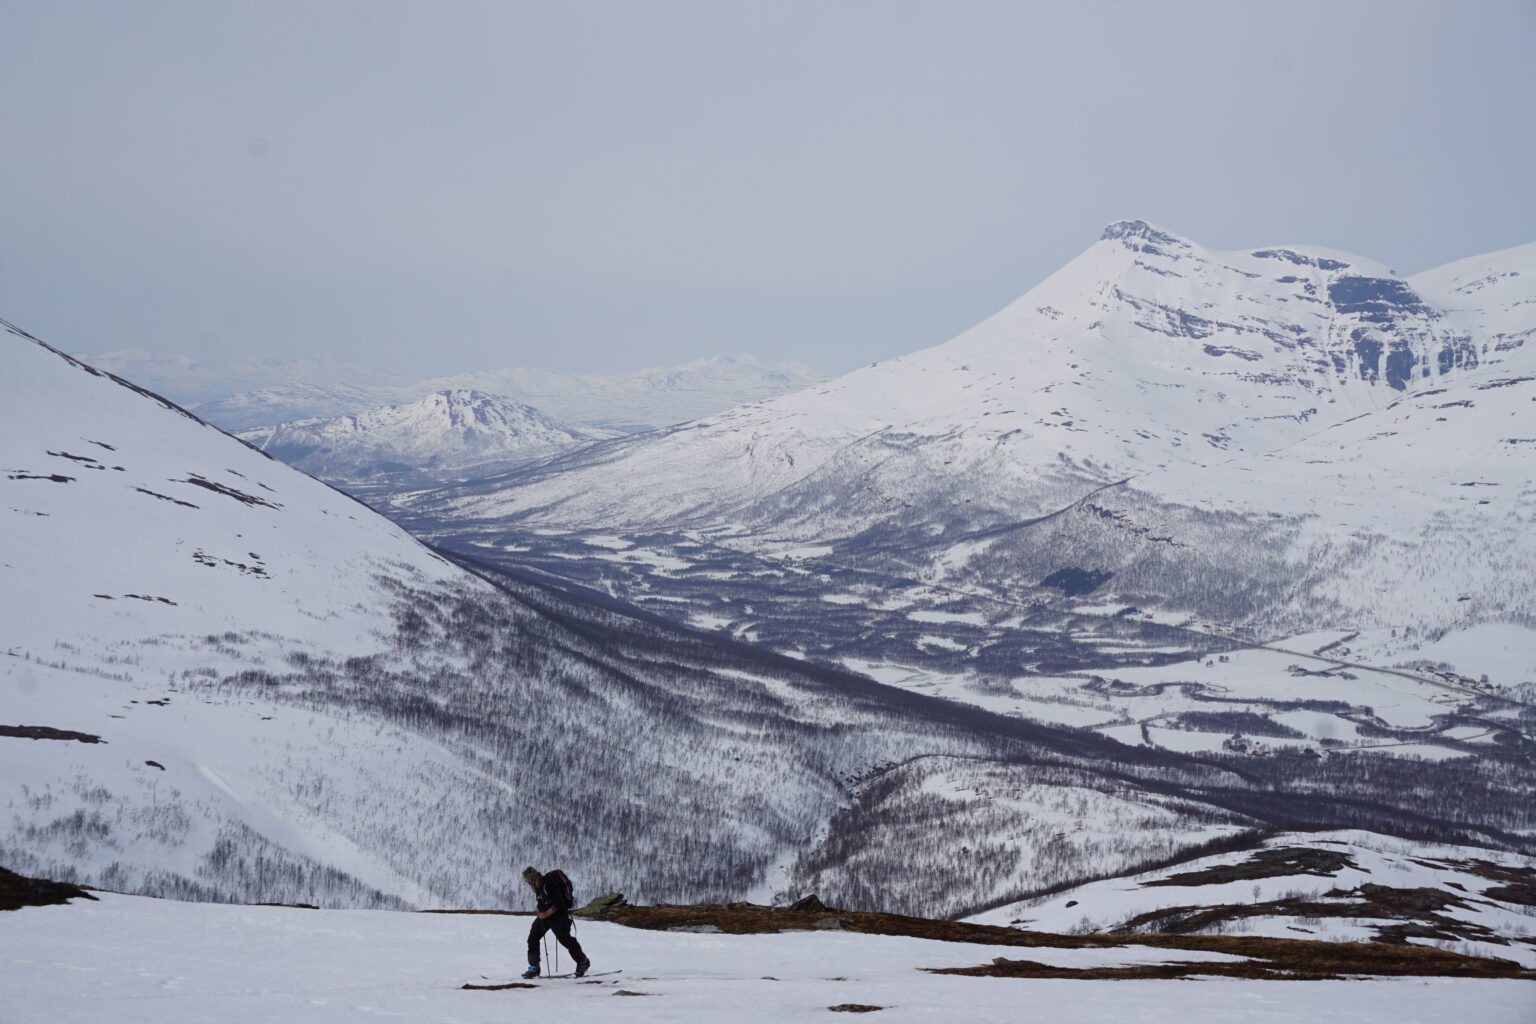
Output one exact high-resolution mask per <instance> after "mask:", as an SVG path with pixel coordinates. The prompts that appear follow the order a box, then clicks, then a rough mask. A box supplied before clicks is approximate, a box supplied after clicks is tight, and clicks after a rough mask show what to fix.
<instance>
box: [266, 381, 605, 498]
mask: <svg viewBox="0 0 1536 1024" xmlns="http://www.w3.org/2000/svg"><path fill="white" fill-rule="evenodd" d="M238 436H239V437H240V438H242V439H243V440H245V441H248V442H250V443H251V444H253V445H255V446H256V447H257V448H259V449H261V450H262V451H264V452H266V453H267V454H268V455H271V456H272V457H274V458H277V459H281V460H282V461H284V462H286V463H288V464H289V465H290V466H296V467H298V468H299V469H302V470H303V471H304V472H306V473H309V474H311V475H312V476H317V477H319V478H320V479H322V480H324V481H326V482H327V483H330V484H334V485H335V486H337V487H340V488H342V489H343V490H346V491H347V492H349V493H352V494H366V493H369V492H371V491H375V490H379V489H384V490H392V491H398V490H406V489H413V488H421V487H430V486H434V485H436V484H439V483H443V482H449V481H455V480H463V479H474V478H481V477H487V476H492V475H494V474H497V473H504V472H506V471H508V470H510V469H514V468H516V467H517V466H521V465H524V464H526V463H529V462H533V461H534V460H536V459H540V458H544V457H546V456H549V455H553V454H555V453H556V452H560V451H564V450H565V449H567V448H572V447H575V446H577V445H581V444H588V443H591V442H592V441H596V440H600V439H602V438H604V437H609V436H612V435H611V434H610V433H609V432H602V431H595V430H590V429H582V428H580V427H572V426H569V425H567V424H564V423H558V422H556V421H555V420H553V419H551V418H550V417H548V416H546V415H544V414H543V413H541V412H540V411H539V410H537V409H535V408H533V407H532V406H527V405H523V404H522V403H520V402H514V401H512V400H510V399H506V398H500V397H498V396H496V395H485V394H481V393H480V392H478V391H439V392H436V393H434V394H431V395H428V396H427V397H426V398H423V399H422V400H421V401H419V402H412V403H410V404H408V405H390V406H384V407H382V408H379V409H370V410H368V411H366V412H361V413H356V414H353V415H348V416H338V417H336V418H334V419H312V420H299V421H297V422H295V423H284V424H281V425H279V426H276V427H261V428H257V429H255V430H247V431H242V432H241V433H240V434H239V435H238Z"/></svg>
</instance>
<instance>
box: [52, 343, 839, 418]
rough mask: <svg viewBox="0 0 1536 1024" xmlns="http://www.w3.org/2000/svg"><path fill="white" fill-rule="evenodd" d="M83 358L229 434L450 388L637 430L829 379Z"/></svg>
mask: <svg viewBox="0 0 1536 1024" xmlns="http://www.w3.org/2000/svg"><path fill="white" fill-rule="evenodd" d="M80 358H81V359H83V360H85V361H86V362H88V363H90V364H91V365H95V366H100V367H101V368H102V369H104V370H106V371H108V372H109V373H116V374H119V375H122V376H126V377H129V378H131V379H132V380H134V381H135V382H136V383H138V384H140V385H141V386H143V387H147V388H149V389H150V390H151V391H155V392H157V393H159V394H162V395H164V396H165V397H167V398H169V399H171V400H172V401H175V402H179V403H181V404H183V405H186V406H187V407H188V408H189V409H191V410H193V411H194V412H196V413H197V414H198V415H199V416H201V417H202V418H203V419H205V420H207V421H208V422H210V423H213V424H214V425H216V426H219V427H223V428H224V429H226V430H250V429H253V428H256V427H272V426H277V425H278V424H282V423H292V422H294V421H297V420H312V419H333V418H335V417H339V416H345V415H350V414H354V413H361V412H366V411H368V410H370V409H376V408H380V407H383V406H388V405H408V404H410V403H412V402H417V401H420V400H421V399H423V398H426V397H427V396H428V395H432V394H437V393H440V392H444V391H476V392H479V393H481V394H484V395H491V396H495V397H498V398H506V399H511V400H512V401H515V402H518V403H521V404H523V405H530V406H533V407H534V408H536V409H538V410H540V411H542V412H544V413H545V414H547V415H549V416H551V417H553V418H554V419H557V420H560V421H563V422H566V423H572V424H577V425H580V426H588V427H595V428H597V429H599V430H601V431H608V432H612V431H620V432H624V433H633V432H636V431H643V430H650V429H652V428H653V427H660V426H666V425H668V424H672V423H681V422H683V421H684V420H690V419H695V418H697V417H699V416H704V415H707V414H709V413H712V412H719V411H720V410H722V409H728V408H730V407H731V406H733V405H739V404H741V403H742V402H750V401H755V400H758V399H762V398H770V397H773V396H775V395H782V394H787V393H788V392H791V391H795V390H798V389H800V388H802V387H806V386H808V385H811V384H815V383H818V382H819V381H821V380H823V379H825V378H824V376H823V375H821V374H818V373H817V372H815V371H814V370H812V369H810V368H809V367H807V366H803V365H801V364H799V363H778V364H774V365H771V366H770V365H765V364H762V363H759V362H758V361H757V360H756V359H753V358H752V357H751V356H715V357H713V358H709V359H700V360H697V361H695V362H692V363H686V364H683V365H681V366H660V367H650V368H647V369H642V370H633V371H630V372H627V373H608V374H602V373H561V372H559V371H556V370H543V369H538V368H535V367H507V368H504V369H497V370H482V371H477V372H474V373H460V374H453V375H451V376H446V377H433V378H431V379H428V380H411V379H409V378H407V377H403V376H401V375H399V374H392V373H386V372H384V371H380V370H373V369H370V368H368V367H363V366H355V365H353V364H350V363H339V362H334V361H330V360H250V361H247V362H245V363H241V364H237V365H234V366H228V367H221V366H211V365H207V364H202V363H198V362H194V361H192V360H189V359H185V358H182V357H176V356H170V357H161V356H154V355H151V354H150V353H148V352H143V351H127V352H108V353H103V354H96V355H90V354H85V355H81V357H80Z"/></svg>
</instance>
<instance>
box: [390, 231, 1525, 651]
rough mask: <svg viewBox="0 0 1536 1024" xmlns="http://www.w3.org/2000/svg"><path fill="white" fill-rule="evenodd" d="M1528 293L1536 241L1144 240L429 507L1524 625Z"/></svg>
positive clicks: (1275, 616) (1393, 621) (1291, 627)
mask: <svg viewBox="0 0 1536 1024" xmlns="http://www.w3.org/2000/svg"><path fill="white" fill-rule="evenodd" d="M1533 285H1536V246H1526V247H1523V248H1519V249H1513V250H1508V251H1507V252H1504V253H1496V254H1492V255H1490V256H1488V257H1481V258H1475V259H1471V260H1463V261H1461V262H1459V263H1457V264H1453V265H1452V267H1450V268H1444V269H1442V270H1440V271H1431V272H1428V273H1427V274H1424V275H1419V276H1418V277H1415V278H1413V279H1403V278H1400V277H1397V276H1395V275H1393V274H1392V273H1391V272H1390V271H1388V270H1386V269H1385V268H1383V267H1381V266H1379V265H1377V264H1374V263H1372V262H1370V261H1368V260H1364V259H1361V258H1359V257H1355V256H1349V255H1347V254H1342V253H1337V252H1333V251H1331V250H1321V249H1315V248H1266V249H1256V250H1252V251H1245V252H1217V251H1213V250H1209V249H1206V248H1204V247H1202V246H1199V245H1197V244H1196V243H1194V242H1192V241H1189V240H1187V239H1183V238H1179V237H1177V236H1175V235H1173V234H1170V233H1168V232H1165V231H1162V230H1159V229H1157V228H1154V227H1152V226H1150V225H1148V224H1146V223H1144V222H1141V221H1128V222H1121V223H1117V224H1113V225H1111V226H1110V227H1109V228H1108V229H1107V230H1106V231H1105V233H1104V236H1103V238H1102V239H1101V240H1100V241H1099V242H1097V243H1096V244H1095V245H1093V246H1092V247H1091V248H1089V249H1088V250H1087V251H1086V252H1085V253H1083V254H1082V255H1081V256H1080V257H1078V258H1077V259H1075V260H1073V261H1072V262H1071V263H1069V264H1068V265H1067V266H1066V267H1064V268H1063V269H1062V270H1061V271H1059V272H1058V273H1056V274H1055V275H1053V276H1052V277H1051V278H1049V279H1048V280H1047V281H1045V282H1044V283H1042V284H1041V285H1039V286H1038V287H1036V288H1035V289H1033V290H1032V291H1030V292H1029V293H1028V294H1026V295H1025V296H1024V297H1023V298H1021V299H1019V300H1018V301H1016V302H1015V303H1013V304H1012V305H1010V306H1009V307H1007V308H1006V309H1004V310H1003V311H1001V312H999V313H998V314H996V315H995V316H993V317H991V318H990V319H988V320H987V321H985V322H983V323H982V324H980V325H978V326H977V327H975V328H973V329H972V330H970V331H967V332H966V333H964V334H962V335H961V336H960V337H958V338H956V339H954V340H953V341H950V342H948V343H946V344H943V345H939V346H937V347H935V348H931V349H926V350H924V351H921V352H917V353H914V354H912V355H908V356H903V357H901V358H897V359H891V360H888V361H886V362H882V363H879V364H876V365H874V366H870V367H866V368H863V369H860V370H857V371H855V372H853V373H850V374H848V375H846V376H844V377H841V378H838V379H837V380H834V381H831V382H829V383H827V384H824V385H820V386H818V387H813V388H810V389H808V390H805V391H801V392H799V393H796V394H793V395H788V396H784V397H781V398H776V399H772V400H769V401H764V402H757V403H751V404H748V405H744V406H740V407H737V408H735V409H732V410H729V411H727V412H724V413H719V414H715V415H711V416H706V417H702V418H700V419H698V420H695V421H693V422H691V423H686V424H683V425H680V426H677V427H673V428H670V429H668V430H665V431H659V432H656V433H653V434H648V435H642V436H640V437H636V438H633V439H630V440H626V441H623V442H621V443H615V444H611V445H604V446H602V447H599V448H594V449H588V450H581V451H577V452H575V453H573V454H571V455H569V456H567V457H564V458H560V459H556V460H553V461H551V462H549V463H546V464H541V465H539V466H537V467H534V468H531V469H529V470H526V471H523V472H520V473H517V474H514V475H512V476H510V477H508V478H506V479H505V480H499V481H497V482H496V483H495V484H494V485H467V486H464V487H462V488H458V489H451V490H447V491H444V492H441V493H440V494H438V495H434V496H424V497H423V498H422V499H421V500H420V501H419V502H418V504H417V506H416V508H417V510H418V512H419V513H420V516H421V519H420V521H419V522H417V524H416V526H417V528H420V529H432V526H431V521H433V520H436V521H437V523H438V524H439V526H438V528H437V530H438V535H439V536H445V537H446V536H452V535H457V536H463V537H469V536H486V535H492V534H494V533H496V531H497V530H505V531H515V530H517V529H523V528H539V529H544V530H589V531H607V532H614V533H619V534H640V533H657V532H661V531H670V532H671V533H672V534H674V535H682V534H688V535H691V536H693V537H695V539H707V540H709V541H710V542H711V543H716V544H720V545H724V546H727V547H730V548H732V549H734V550H737V551H743V552H752V553H756V554H759V555H765V556H774V555H775V553H776V552H793V551H801V550H809V549H812V548H814V549H816V550H817V551H818V552H819V554H820V556H821V557H822V558H823V559H824V561H825V562H827V563H830V564H836V565H841V566H845V567H849V566H851V567H857V568H860V569H864V570H870V571H875V572H884V573H889V574H894V575H897V576H905V575H916V576H918V577H919V578H921V579H923V580H925V581H930V582H937V583H944V584H945V585H954V586H964V587H971V588H980V589H982V590H985V591H987V592H989V593H994V594H996V593H1007V594H1012V595H1019V594H1021V593H1025V592H1028V591H1035V592H1038V593H1039V594H1040V599H1045V598H1046V597H1047V596H1048V594H1049V592H1050V590H1051V586H1052V583H1053V582H1054V581H1061V580H1070V581H1079V582H1075V583H1072V584H1070V585H1069V587H1070V589H1072V591H1073V593H1078V592H1082V590H1081V588H1082V587H1084V586H1086V587H1087V590H1090V591H1093V592H1094V593H1095V597H1096V598H1102V599H1103V600H1104V601H1105V602H1115V601H1119V602H1120V603H1121V604H1122V605H1137V606H1141V607H1144V608H1146V607H1150V608H1154V609H1158V610H1160V611H1161V612H1166V613H1169V614H1174V615H1183V616H1187V617H1195V616H1198V617H1200V618H1202V619H1206V620H1210V621H1216V622H1223V623H1226V624H1227V625H1229V626H1242V627H1245V628H1249V629H1252V630H1255V631H1257V632H1258V633H1260V634H1263V635H1268V636H1277V635H1286V634H1288V633H1295V632H1302V631H1305V630H1308V629H1318V628H1332V627H1343V626H1351V627H1357V628H1373V627H1377V626H1403V627H1408V626H1411V627H1414V628H1419V629H1424V630H1430V631H1434V630H1441V629H1444V628H1447V627H1450V626H1452V625H1453V624H1455V625H1461V626H1465V625H1470V624H1474V623H1477V622H1490V621H1510V622H1515V623H1521V624H1527V625H1528V624H1531V623H1536V604H1533V601H1536V596H1533V592H1532V591H1531V589H1530V588H1529V587H1527V586H1525V585H1524V583H1523V582H1522V581H1524V580H1526V579H1529V578H1530V576H1531V575H1532V573H1533V572H1536V531H1532V530H1530V529H1529V528H1528V524H1527V522H1526V512H1525V511H1524V509H1525V508H1526V507H1528V496H1529V495H1530V494H1531V493H1533V491H1536V442H1532V441H1531V440H1530V439H1531V437H1533V436H1536V422H1533V421H1536V405H1533V404H1532V402H1531V399H1532V397H1536V377H1533V375H1532V374H1533V371H1536V344H1527V339H1528V338H1530V337H1531V336H1532V332H1533V331H1536V292H1533V291H1532V287H1533ZM1421 289H1422V291H1421ZM1453 300H1454V302H1453ZM1474 491H1477V492H1478V493H1476V494H1475V495H1474ZM1522 496H1526V497H1524V498H1522ZM1047 581H1052V583H1048V582H1047ZM1042 586H1044V589H1043V590H1042V589H1041V588H1042ZM1384 597H1385V599H1384ZM1514 681H1519V680H1514Z"/></svg>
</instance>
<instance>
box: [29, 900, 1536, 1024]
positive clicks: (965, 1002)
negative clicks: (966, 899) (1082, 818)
mask: <svg viewBox="0 0 1536 1024" xmlns="http://www.w3.org/2000/svg"><path fill="white" fill-rule="evenodd" d="M100 895H101V900H100V902H97V903H90V902H86V901H84V900H76V901H75V902H74V903H73V904H71V905H68V906H52V907H41V908H37V907H32V908H26V909H23V910H19V911H13V912H9V913H7V914H5V915H3V916H0V990H3V991H4V992H5V1003H4V1019H5V1021H6V1024H102V1022H103V1021H111V1022H112V1024H136V1022H144V1024H204V1022H208V1021H219V1022H220V1024H256V1022H265V1021H277V1020H281V1021H285V1022H296V1021H297V1022H302V1021H314V1022H316V1024H319V1022H324V1024H342V1022H364V1021H377V1020H380V1019H393V1020H406V1021H417V1022H422V1024H428V1022H441V1024H450V1022H452V1024H479V1022H484V1024H502V1022H505V1021H508V1020H584V1019H600V1020H610V1021H621V1022H627V1021H636V1022H640V1021H669V1022H670V1021H700V1022H711V1024H714V1022H718V1021H721V1020H726V1019H729V1020H732V1021H738V1022H742V1024H756V1022H763V1024H769V1022H774V1024H777V1022H781V1021H792V1020H823V1021H824V1020H829V1019H831V1020H836V1019H838V1018H829V1017H828V1011H829V1008H831V1007H834V1006H839V1005H844V1004H850V1003H851V1004H862V1005H865V1006H878V1007H881V1009H880V1010H879V1011H878V1016H876V1017H875V1018H874V1019H876V1020H879V1021H882V1022H883V1021H893V1022H925V1024H927V1022H931V1021H934V1020H947V1021H965V1022H976V1024H989V1022H997V1024H1016V1022H1018V1021H1020V1020H1042V1021H1049V1022H1051V1024H1102V1022H1104V1021H1115V1020H1134V1021H1137V1022H1145V1024H1271V1022H1273V1021H1275V1020H1282V1019H1283V1020H1304V1021H1308V1022H1312V1024H1335V1022H1337V1024H1346V1022H1347V1024H1361V1022H1366V1021H1383V1022H1391V1024H1465V1022H1466V1021H1468V1020H1469V1019H1475V1020H1477V1021H1478V1024H1528V1022H1529V1021H1530V1020H1531V1019H1532V1015H1533V1013H1536V985H1533V984H1532V983H1530V982H1526V981H1516V980H1463V979H1448V978H1430V979H1423V978H1412V979H1374V980H1372V981H1370V982H1368V983H1362V982H1359V981H1284V982H1277V981H1249V980H1237V979H1204V980H1193V981H1094V980H1075V979H1072V980H1056V979H1052V980H1036V979H1017V978H984V977H956V976H946V975H936V974H929V973H926V972H924V971H923V970H921V968H944V967H969V966H974V965H977V964H983V963H986V962H988V961H990V960H991V958H992V957H994V956H1006V955H1010V954H1012V955H1018V950H1017V949H1016V948H1014V947H1003V946H990V947H989V946H985V945H976V944H969V943H953V942H938V941H933V940H927V939H917V938H907V937H899V936H882V935H862V934H854V933H841V932H801V933H787V934H777V935H709V934H691V933H672V932H656V931H639V930H635V929H630V928H624V927H621V926H618V925H613V924H604V923H598V922H589V921H582V922H580V923H579V924H578V926H577V930H578V934H579V935H580V936H581V940H582V943H583V945H584V946H585V947H586V949H587V951H588V953H589V954H590V955H591V957H592V959H593V970H594V971H602V970H609V969H613V968H621V969H622V973H621V974H619V975H616V976H609V977H604V978H590V979H587V980H586V982H585V983H583V982H578V981H576V980H574V979H548V980H545V981H542V982H540V983H539V984H538V986H537V987H536V988H532V989H510V990H505V991H464V990H462V989H460V988H459V986H460V985H461V984H463V983H464V982H466V981H473V982H476V983H485V982H484V981H483V979H482V978H481V975H489V977H490V979H493V980H494V981H508V980H513V979H514V978H515V975H516V973H517V972H518V971H519V970H520V969H521V967H522V947H523V944H524V941H525V938H526V935H527V929H528V924H529V920H530V919H529V918H527V917H508V916H469V915H437V914H410V913H397V912H388V911H339V910H327V911H312V910H299V909H290V908H284V907H252V906H227V905H215V904H190V903H177V902H171V901H161V900H150V899H144V898H140V897H131V896H118V895H113V894H109V893H103V894H100ZM1028 955H1029V957H1030V958H1031V959H1032V960H1035V961H1037V962H1041V963H1049V964H1052V965H1059V966H1069V967H1088V966H1108V965H1130V964H1146V963H1164V962H1170V961H1193V960H1196V959H1201V955H1200V954H1198V953H1194V952H1189V951H1182V950H1179V951H1174V950H1167V949H1155V948H1151V947H1145V946H1137V945H1136V944H1135V942H1134V941H1133V940H1130V939H1128V940H1127V943H1126V945H1125V946H1124V947H1120V948H1111V949H1103V950H1093V949H1059V950H1053V949H1050V948H1032V949H1030V950H1028ZM1206 958H1209V959H1233V958H1231V957H1226V956H1225V955H1223V954H1207V955H1206ZM1469 1014H1471V1015H1473V1016H1470V1017H1469Z"/></svg>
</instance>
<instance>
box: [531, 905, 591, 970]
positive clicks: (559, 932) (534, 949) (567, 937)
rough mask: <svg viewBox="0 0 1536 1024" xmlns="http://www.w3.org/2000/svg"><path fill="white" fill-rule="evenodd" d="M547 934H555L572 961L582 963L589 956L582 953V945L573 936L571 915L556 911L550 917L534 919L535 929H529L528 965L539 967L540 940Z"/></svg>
mask: <svg viewBox="0 0 1536 1024" xmlns="http://www.w3.org/2000/svg"><path fill="white" fill-rule="evenodd" d="M545 932H554V933H555V938H556V939H557V940H558V941H559V943H560V945H562V946H564V947H565V950H566V952H567V953H570V954H571V959H572V960H574V961H575V962H576V963H581V962H582V961H583V960H585V959H586V958H587V955H586V954H585V953H583V952H582V951H581V943H579V942H577V941H576V937H575V936H574V935H572V934H571V915H570V914H567V913H566V912H565V911H563V910H560V911H556V912H555V913H553V914H550V915H549V916H548V917H536V918H534V919H533V927H532V928H530V929H528V963H529V964H530V965H537V964H538V962H539V940H540V939H542V938H543V937H544V933H545Z"/></svg>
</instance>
